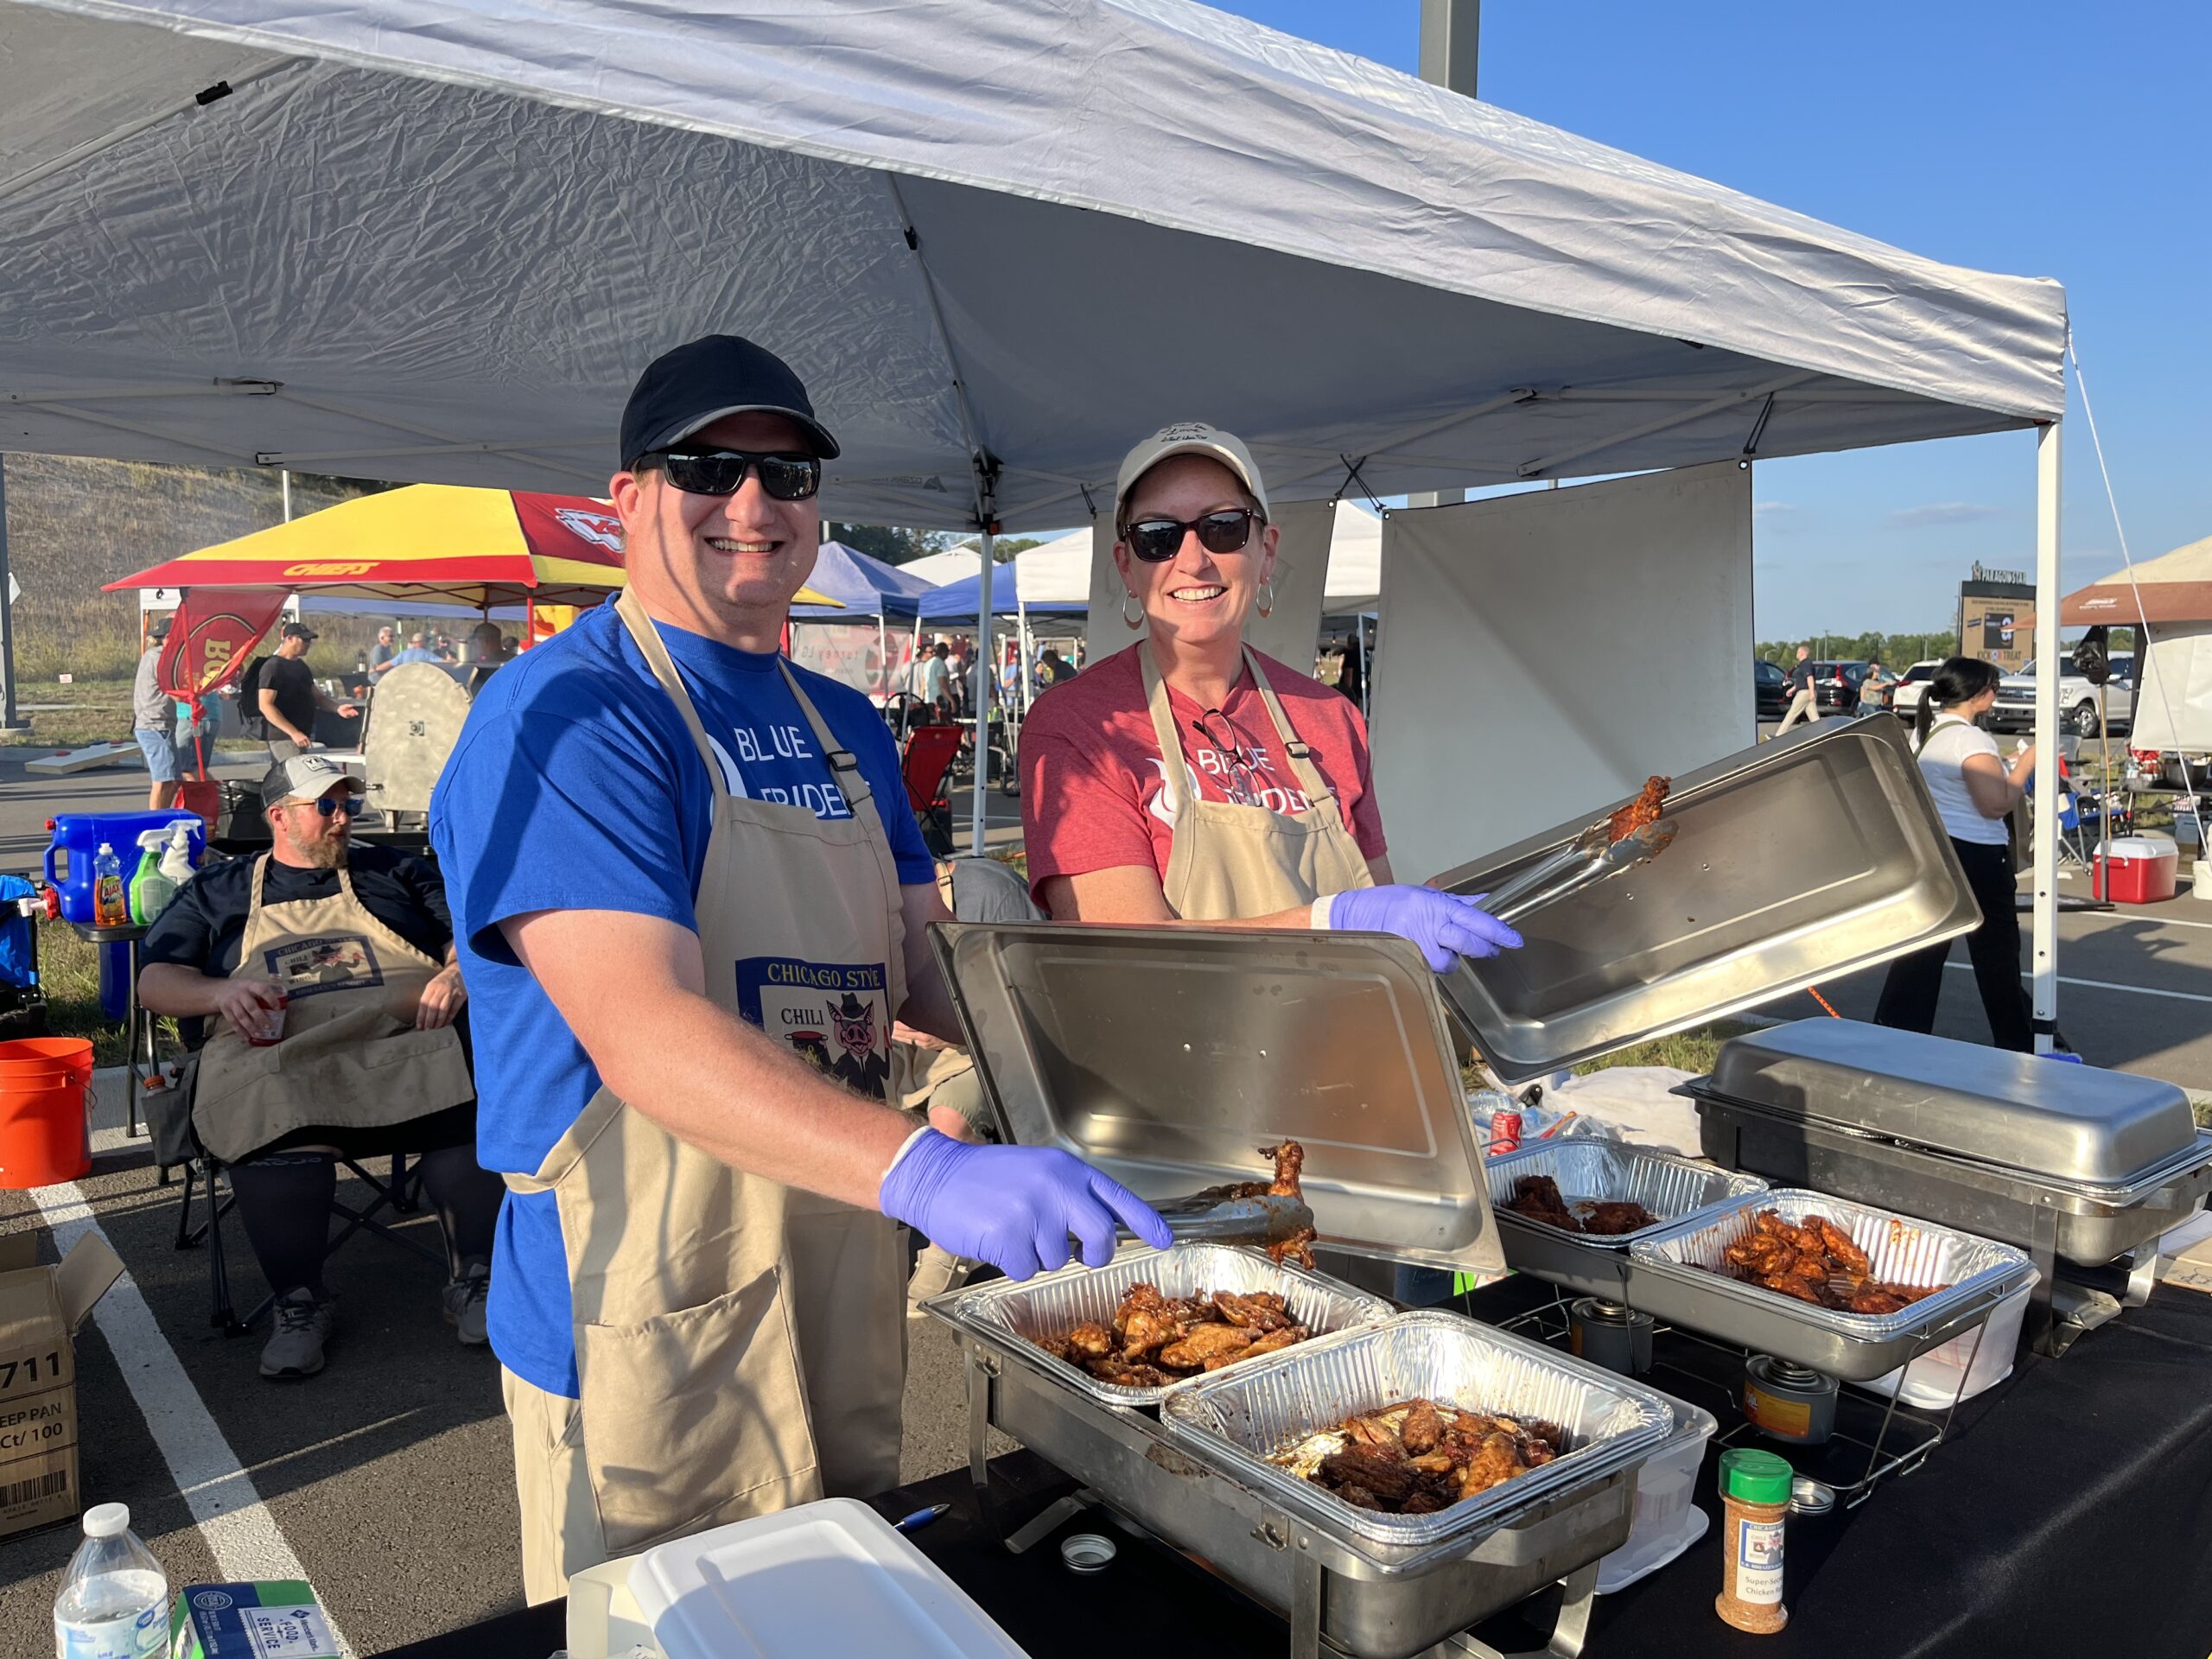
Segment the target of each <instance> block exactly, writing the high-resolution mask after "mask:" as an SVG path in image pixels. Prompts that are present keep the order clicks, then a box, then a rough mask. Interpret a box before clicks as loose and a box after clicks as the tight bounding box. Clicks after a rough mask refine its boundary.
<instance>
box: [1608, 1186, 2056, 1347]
mask: <svg viewBox="0 0 2212 1659" xmlns="http://www.w3.org/2000/svg"><path fill="white" fill-rule="evenodd" d="M1762 1210H1772V1211H1776V1212H1777V1214H1779V1215H1780V1216H1781V1217H1782V1218H1783V1220H1784V1221H1789V1222H1798V1221H1802V1219H1803V1218H1804V1217H1807V1216H1808V1215H1814V1214H1819V1215H1822V1216H1825V1217H1827V1218H1828V1219H1829V1220H1830V1221H1832V1222H1834V1224H1836V1225H1837V1226H1839V1227H1840V1228H1842V1229H1843V1230H1844V1231H1845V1232H1847V1233H1848V1234H1850V1236H1851V1241H1852V1243H1854V1244H1856V1245H1858V1246H1859V1249H1862V1250H1864V1251H1866V1256H1867V1260H1868V1262H1870V1263H1871V1264H1872V1268H1873V1272H1874V1276H1875V1277H1876V1278H1878V1279H1886V1280H1890V1281H1892V1282H1894V1283H1897V1284H1903V1285H1937V1284H1940V1285H1944V1286H1947V1287H1948V1288H1946V1289H1944V1290H1941V1291H1938V1292H1937V1293H1936V1294H1935V1295H1933V1296H1929V1297H1927V1298H1925V1299H1923V1300H1920V1301H1917V1302H1915V1303H1913V1304H1912V1305H1911V1306H1909V1307H1906V1308H1904V1309H1901V1310H1900V1311H1898V1312H1897V1313H1881V1314H1872V1313H1837V1312H1835V1311H1834V1310H1833V1309H1830V1308H1825V1307H1816V1306H1814V1305H1813V1304H1811V1303H1809V1302H1801V1301H1799V1300H1796V1298H1795V1297H1792V1296H1784V1295H1783V1294H1781V1293H1780V1292H1778V1291H1772V1290H1768V1289H1765V1288H1764V1287H1761V1286H1758V1285H1751V1284H1746V1283H1745V1282H1744V1281H1741V1280H1739V1279H1733V1278H1731V1277H1729V1276H1728V1275H1727V1274H1725V1273H1721V1272H1718V1271H1708V1269H1717V1268H1719V1265H1720V1262H1721V1253H1722V1252H1723V1251H1725V1250H1726V1249H1727V1248H1728V1246H1730V1245H1731V1244H1733V1243H1735V1242H1736V1241H1737V1240H1738V1239H1739V1238H1741V1237H1743V1236H1745V1234H1746V1233H1748V1232H1750V1231H1751V1223H1752V1219H1753V1217H1756V1216H1757V1215H1758V1212H1759V1211H1762ZM1629 1262H1630V1272H1629V1279H1628V1287H1627V1294H1628V1297H1629V1300H1630V1305H1631V1306H1635V1307H1637V1308H1638V1309H1640V1310H1642V1311H1643V1312H1645V1313H1652V1314H1656V1315H1658V1316H1660V1317H1662V1318H1664V1319H1670V1320H1672V1321H1673V1322H1675V1324H1677V1325H1687V1326H1688V1327H1689V1328H1690V1329H1691V1330H1694V1331H1702V1332H1706V1333H1707V1334H1708V1335H1711V1336H1715V1337H1720V1338H1725V1339H1727V1340H1730V1341H1735V1342H1740V1343H1742V1344H1744V1345H1745V1347H1748V1348H1756V1349H1758V1350H1759V1351H1761V1352H1764V1353H1770V1354H1773V1355H1776V1356H1777V1357H1780V1358H1783V1359H1794V1360H1796V1362H1797V1363H1799V1364H1801V1365H1810V1366H1812V1367H1813V1368H1814V1369H1815V1370H1821V1371H1826V1372H1827V1373H1828V1374H1829V1375H1831V1376H1840V1377H1843V1378H1845V1379H1847V1380H1848V1381H1851V1382H1862V1383H1863V1382H1866V1380H1868V1379H1869V1378H1872V1377H1876V1376H1881V1375H1882V1374H1883V1373H1884V1372H1885V1371H1891V1370H1896V1369H1897V1367H1898V1366H1900V1365H1902V1364H1904V1363H1906V1362H1907V1361H1908V1360H1910V1358H1912V1357H1913V1356H1914V1355H1916V1354H1917V1353H1919V1352H1921V1351H1923V1349H1926V1348H1928V1347H1931V1346H1933V1345H1934V1344H1936V1343H1937V1342H1941V1341H1944V1340H1947V1339H1948V1338H1951V1337H1954V1336H1956V1335H1957V1334H1958V1333H1959V1332H1961V1331H1966V1330H1970V1329H1972V1328H1973V1327H1974V1325H1977V1324H1979V1323H1980V1321H1981V1320H1983V1319H1986V1318H1988V1316H1989V1314H1990V1312H1991V1310H1992V1309H1993V1308H1994V1307H1995V1306H1997V1304H1998V1303H1999V1302H2000V1301H2002V1300H2004V1299H2005V1297H2006V1296H2008V1295H2010V1294H2012V1292H2013V1291H2015V1290H2018V1288H2019V1287H2021V1286H2022V1285H2024V1284H2029V1283H2031V1282H2032V1281H2034V1279H2035V1277H2036V1270H2035V1267H2034V1265H2033V1264H2032V1263H2031V1262H2030V1261H2029V1260H2028V1258H2027V1256H2026V1255H2024V1254H2023V1253H2022V1252H2021V1251H2019V1250H2016V1249H2013V1248H2012V1246H2011V1245H2009V1244H1999V1243H1993V1242H1992V1241H1990V1240H1988V1239H1986V1238H1977V1237H1975V1236H1974V1235H1973V1234H1971V1233H1961V1232H1958V1231H1955V1230H1953V1229H1951V1228H1948V1227H1938V1226H1936V1225H1935V1224H1933V1223H1930V1222H1925V1221H1916V1220H1914V1219H1913V1218H1912V1217H1909V1216H1900V1215H1897V1214H1894V1213H1892V1212H1891V1211H1887V1210H1878V1209H1875V1208H1873V1207H1872V1205H1864V1204H1853V1203H1852V1202H1850V1201H1849V1200H1848V1199H1845V1198H1831V1197H1829V1196H1828V1195H1827V1193H1825V1192H1804V1191H1802V1190H1798V1189H1795V1188H1788V1187H1783V1188H1777V1189H1776V1190H1775V1191H1773V1192H1764V1193H1756V1194H1753V1195H1752V1196H1751V1197H1749V1198H1740V1199H1738V1200H1737V1201H1736V1202H1735V1204H1734V1205H1733V1206H1732V1208H1730V1209H1727V1210H1726V1211H1721V1212H1720V1213H1719V1214H1717V1215H1708V1216H1705V1217H1694V1218H1693V1219H1691V1220H1689V1221H1688V1222H1684V1223H1681V1224H1678V1225H1677V1226H1675V1227H1674V1228H1672V1229H1669V1230H1667V1231H1665V1232H1662V1233H1659V1234H1657V1235H1655V1236H1652V1237H1649V1238H1645V1239H1641V1240H1639V1241H1638V1242H1637V1243H1635V1244H1633V1245H1631V1246H1630V1248H1629Z"/></svg>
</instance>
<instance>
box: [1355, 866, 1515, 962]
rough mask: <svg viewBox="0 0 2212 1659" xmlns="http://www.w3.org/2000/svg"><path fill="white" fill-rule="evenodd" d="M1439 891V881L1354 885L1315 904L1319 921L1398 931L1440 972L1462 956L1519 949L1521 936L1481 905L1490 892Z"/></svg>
mask: <svg viewBox="0 0 2212 1659" xmlns="http://www.w3.org/2000/svg"><path fill="white" fill-rule="evenodd" d="M1489 896H1490V895H1489V894H1487V893H1476V894H1474V895H1473V896H1472V897H1471V898H1470V897H1466V896H1463V895H1462V894H1459V893H1439V892H1438V891H1437V890H1436V889H1435V888H1434V887H1355V888H1353V889H1352V890H1351V892H1349V893H1333V894H1332V895H1331V896H1330V897H1329V898H1327V899H1323V900H1322V901H1321V903H1319V904H1317V905H1315V906H1313V921H1314V924H1315V925H1317V926H1319V927H1324V928H1329V929H1332V930H1340V931H1344V932H1349V933H1395V934H1396V935H1397V936H1398V937H1399V938H1402V939H1411V940H1412V941H1413V942H1414V944H1417V945H1419V946H1421V955H1422V956H1424V957H1427V958H1428V965H1429V968H1430V969H1431V970H1432V971H1433V972H1435V973H1444V972H1446V970H1447V969H1450V968H1451V967H1452V964H1453V963H1456V962H1457V961H1458V960H1459V958H1460V957H1494V956H1496V955H1497V953H1498V952H1499V951H1501V950H1519V949H1520V948H1521V936H1520V935H1519V934H1518V933H1516V932H1515V931H1513V930H1512V929H1511V928H1510V927H1508V926H1507V925H1505V924H1504V923H1503V922H1501V921H1499V920H1498V919H1497V917H1495V916H1493V915H1491V913H1490V912H1487V911H1484V910H1478V909H1477V908H1476V906H1478V904H1480V903H1481V902H1482V900H1483V899H1486V898H1488V897H1489Z"/></svg>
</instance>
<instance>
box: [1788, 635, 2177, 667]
mask: <svg viewBox="0 0 2212 1659" xmlns="http://www.w3.org/2000/svg"><path fill="white" fill-rule="evenodd" d="M1800 645H1809V646H1811V647H1812V651H1813V655H1814V656H1815V658H1818V659H1819V660H1821V661H1822V662H1845V663H1868V662H1879V663H1880V664H1882V666H1883V667H1885V668H1886V669H1889V670H1891V671H1892V672H1894V673H1903V672H1904V671H1905V670H1906V669H1907V668H1909V667H1910V666H1911V665H1912V664H1915V663H1919V662H1927V661H1930V660H1934V661H1941V660H1942V658H1946V657H1951V656H1955V655H1956V654H1957V653H1958V649H1959V636H1958V635H1957V634H1956V633H1955V632H1952V631H1950V630H1948V629H1946V630H1945V631H1944V632H1941V633H1854V634H1841V633H1828V634H1810V635H1808V636H1807V637H1806V638H1804V639H1763V640H1761V641H1760V642H1759V644H1758V645H1757V646H1756V647H1755V648H1754V654H1756V655H1758V656H1759V657H1762V658H1765V659H1766V660H1767V661H1768V662H1770V663H1776V664H1780V665H1781V666H1782V667H1783V668H1787V667H1789V664H1792V663H1794V662H1796V660H1797V647H1798V646H1800ZM2108 649H2110V650H2111V651H2113V652H2123V651H2133V650H2134V649H2135V632H2134V630H2133V629H2132V628H2114V629H2113V631H2112V639H2111V642H2110V645H2109V646H2108Z"/></svg>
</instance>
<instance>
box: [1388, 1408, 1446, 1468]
mask: <svg viewBox="0 0 2212 1659" xmlns="http://www.w3.org/2000/svg"><path fill="white" fill-rule="evenodd" d="M1443 1438H1444V1419H1443V1418H1441V1417H1440V1416H1439V1415H1437V1412H1436V1407H1435V1405H1434V1404H1433V1402H1429V1401H1427V1400H1416V1401H1414V1403H1413V1406H1412V1408H1410V1409H1409V1410H1408V1411H1407V1413H1406V1417H1405V1421H1403V1422H1402V1423H1400V1424H1399V1425H1398V1443H1399V1444H1400V1445H1401V1446H1404V1447H1405V1448H1406V1450H1407V1451H1408V1452H1411V1453H1413V1454H1414V1456H1415V1457H1419V1456H1420V1455H1421V1453H1422V1452H1433V1451H1434V1450H1435V1449H1436V1446H1437V1443H1438V1442H1439V1441H1440V1440H1443Z"/></svg>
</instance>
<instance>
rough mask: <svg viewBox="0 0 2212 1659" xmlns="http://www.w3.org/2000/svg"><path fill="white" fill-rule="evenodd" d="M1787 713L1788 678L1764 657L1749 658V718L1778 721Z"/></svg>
mask: <svg viewBox="0 0 2212 1659" xmlns="http://www.w3.org/2000/svg"><path fill="white" fill-rule="evenodd" d="M1788 713H1789V676H1788V675H1787V674H1785V673H1783V671H1782V670H1781V668H1780V667H1779V666H1778V665H1777V664H1773V663H1770V662H1769V661H1767V659H1766V658H1764V657H1754V658H1751V718H1752V719H1754V720H1780V719H1781V718H1782V717H1783V715H1786V714H1788Z"/></svg>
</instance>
